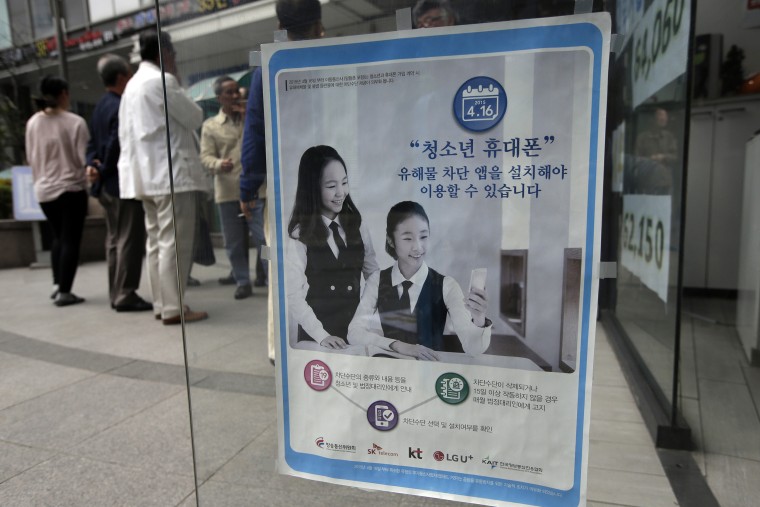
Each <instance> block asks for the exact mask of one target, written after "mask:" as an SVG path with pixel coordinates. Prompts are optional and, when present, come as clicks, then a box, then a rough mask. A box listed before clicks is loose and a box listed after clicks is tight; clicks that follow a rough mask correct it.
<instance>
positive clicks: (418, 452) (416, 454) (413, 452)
mask: <svg viewBox="0 0 760 507" xmlns="http://www.w3.org/2000/svg"><path fill="white" fill-rule="evenodd" d="M409 457H410V458H414V459H422V449H420V448H419V447H418V448H417V449H412V448H411V447H410V448H409Z"/></svg>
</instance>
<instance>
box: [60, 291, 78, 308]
mask: <svg viewBox="0 0 760 507" xmlns="http://www.w3.org/2000/svg"><path fill="white" fill-rule="evenodd" d="M79 303H84V298H80V297H79V296H77V295H76V294H74V293H73V292H65V293H64V292H59V293H58V296H57V297H56V298H55V301H53V304H54V305H55V306H70V305H77V304H79Z"/></svg>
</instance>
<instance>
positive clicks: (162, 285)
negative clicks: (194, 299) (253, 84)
mask: <svg viewBox="0 0 760 507" xmlns="http://www.w3.org/2000/svg"><path fill="white" fill-rule="evenodd" d="M140 57H141V59H142V61H141V62H140V66H139V68H138V69H137V72H136V73H135V75H134V76H133V77H132V79H131V80H130V81H129V83H128V84H127V86H126V88H125V90H124V94H123V95H122V98H121V104H120V106H119V142H120V144H121V155H120V156H119V164H118V167H119V188H120V193H121V198H122V199H140V200H141V201H142V202H143V208H144V210H145V229H146V232H147V236H148V240H147V246H146V252H147V260H148V280H149V281H150V288H151V295H152V298H153V311H154V313H155V315H156V318H157V319H162V320H163V323H164V324H167V325H168V324H179V323H180V322H181V317H180V312H181V310H182V309H181V308H180V304H179V301H180V298H179V294H180V293H179V291H180V290H182V291H184V289H185V284H186V280H187V278H188V276H189V273H190V266H191V263H192V256H193V239H194V234H195V222H196V213H197V208H196V206H197V204H196V202H197V200H196V191H205V190H207V183H206V181H205V178H206V175H205V173H204V170H203V167H202V165H201V161H200V157H199V154H198V142H197V139H196V134H195V130H196V129H197V128H199V127H200V126H201V124H202V122H203V111H202V110H201V108H200V107H198V106H197V105H196V104H195V103H194V102H193V101H192V100H191V99H190V98H189V97H188V96H187V94H186V93H185V92H184V90H183V89H182V88H181V86H180V82H179V78H178V77H177V76H178V73H177V63H176V53H175V51H174V46H173V45H172V42H171V38H170V37H169V35H168V34H167V33H165V32H161V35H160V41H159V35H158V33H156V32H155V31H148V32H143V33H142V34H140ZM161 60H163V65H164V70H165V71H166V73H165V80H166V99H167V106H166V107H168V108H169V109H168V113H169V114H168V120H169V146H168V147H167V135H166V116H165V106H164V90H163V85H162V72H161V69H160V68H159V62H160V61H161ZM170 157H171V172H172V175H173V183H174V209H173V210H172V195H171V186H170V174H169V172H170V171H169V163H170ZM172 211H173V213H172ZM172 215H173V216H174V218H175V220H176V222H174V221H173V219H172ZM175 227H176V238H177V242H178V244H177V245H176V247H177V248H176V250H177V254H176V256H175V239H174V238H175V235H174V228H175ZM177 258H179V277H180V278H179V279H180V280H181V282H182V283H181V285H180V286H179V287H181V288H179V287H178V283H177ZM207 317H208V314H207V313H206V312H198V311H191V310H190V309H189V308H185V309H184V318H185V322H194V321H198V320H203V319H205V318H207Z"/></svg>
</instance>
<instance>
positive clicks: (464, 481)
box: [268, 22, 604, 507]
mask: <svg viewBox="0 0 760 507" xmlns="http://www.w3.org/2000/svg"><path fill="white" fill-rule="evenodd" d="M442 41H445V43H442ZM447 48H455V49H454V50H453V51H452V50H446V49H447ZM486 48H487V49H486ZM563 48H588V49H589V50H590V51H591V53H592V54H593V61H592V68H593V74H592V91H591V129H590V145H589V160H588V162H589V179H588V202H587V216H586V246H585V249H586V256H585V266H584V273H583V280H584V284H583V287H584V294H583V299H582V301H583V311H582V323H581V350H580V361H579V369H578V374H579V385H578V407H577V420H576V435H575V437H576V447H575V460H574V473H573V487H572V488H571V489H569V490H560V489H553V488H548V487H544V486H540V485H536V484H533V483H529V482H521V481H511V480H504V479H496V478H493V477H488V476H483V475H476V474H464V473H457V472H449V471H439V470H434V469H428V468H421V467H408V466H401V465H379V464H373V463H369V464H368V463H365V462H359V461H348V460H337V459H331V458H325V457H321V456H315V455H312V454H307V453H299V452H297V451H295V450H294V449H293V448H292V447H291V445H290V414H289V392H288V376H287V367H288V365H287V357H288V356H287V340H286V339H281V340H280V347H281V349H280V356H279V358H280V359H279V363H278V367H279V368H282V370H281V371H282V396H283V424H284V432H285V450H284V454H285V460H286V462H287V463H288V465H289V466H290V467H291V468H292V469H293V470H296V471H298V472H303V473H307V474H313V475H317V476H324V477H331V478H334V479H340V480H346V481H356V482H365V483H374V484H378V485H386V486H394V487H403V488H409V489H416V490H420V491H434V492H439V493H447V494H452V495H460V496H466V497H472V498H482V499H486V500H497V501H502V502H516V503H524V504H535V505H542V506H547V507H550V506H567V505H577V504H578V502H579V499H580V493H581V491H580V488H581V473H582V467H583V431H584V415H585V410H586V403H587V400H586V385H587V382H586V381H587V380H589V381H590V380H591V379H587V370H588V336H589V325H590V315H589V313H590V309H591V296H592V281H593V278H592V274H593V259H594V253H595V251H594V236H595V227H594V226H595V214H596V186H597V170H598V168H597V152H598V142H599V128H600V125H599V111H600V107H601V106H602V105H601V104H600V100H601V97H602V93H601V91H602V90H601V79H602V64H603V56H604V54H603V50H604V34H603V33H602V31H601V29H600V28H599V27H598V26H596V25H594V24H593V23H588V22H578V23H568V24H562V25H549V26H533V27H522V28H505V29H503V30H490V31H482V32H474V33H473V32H466V33H453V34H442V35H429V36H424V35H423V36H415V37H407V38H398V39H389V40H382V41H367V42H355V43H344V44H336V45H327V46H310V47H303V48H287V49H286V48H283V49H275V50H274V53H273V55H272V56H271V58H270V59H269V61H268V77H269V102H270V111H271V125H272V130H271V132H272V135H271V143H272V167H273V177H274V178H273V182H274V190H275V191H274V198H275V222H276V235H277V251H276V255H277V260H278V264H279V265H280V266H283V265H284V251H283V237H282V231H283V229H282V225H283V222H282V220H283V217H282V214H281V212H280V210H281V205H282V203H281V199H282V196H281V195H280V192H279V188H280V184H281V182H280V170H279V167H280V155H279V145H278V142H279V139H278V136H277V135H276V134H277V132H278V118H277V86H276V78H277V74H278V73H279V72H280V71H283V70H294V69H300V68H318V67H331V66H339V65H352V64H369V63H382V62H385V61H389V60H415V59H427V58H436V57H448V56H467V55H473V56H475V55H477V56H481V55H489V54H496V53H505V52H515V51H526V50H540V49H548V50H552V49H563ZM277 276H278V283H279V287H284V286H285V280H284V270H283V269H280V270H279V272H278V274H277ZM285 307H286V306H285V294H284V291H282V290H280V291H279V310H280V311H279V316H278V318H279V322H280V330H285V329H287V321H286V315H285ZM282 333H284V331H281V334H282ZM355 465H362V466H363V468H356V467H355ZM444 475H446V476H449V477H456V478H457V480H453V481H452V480H450V479H448V480H447V479H445V478H443V477H442V476H444ZM436 476H441V477H436ZM476 481H485V482H487V483H488V484H483V483H479V482H476Z"/></svg>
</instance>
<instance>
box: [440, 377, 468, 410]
mask: <svg viewBox="0 0 760 507" xmlns="http://www.w3.org/2000/svg"><path fill="white" fill-rule="evenodd" d="M435 393H436V394H437V395H438V397H439V398H440V399H441V400H442V401H444V402H446V403H448V404H449V405H458V404H460V403H462V402H463V401H464V400H466V399H467V396H468V395H469V394H470V386H469V385H467V381H466V380H465V379H464V377H463V376H461V375H459V374H458V373H444V374H443V375H441V376H440V377H438V380H436V381H435Z"/></svg>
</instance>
